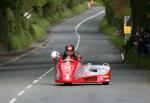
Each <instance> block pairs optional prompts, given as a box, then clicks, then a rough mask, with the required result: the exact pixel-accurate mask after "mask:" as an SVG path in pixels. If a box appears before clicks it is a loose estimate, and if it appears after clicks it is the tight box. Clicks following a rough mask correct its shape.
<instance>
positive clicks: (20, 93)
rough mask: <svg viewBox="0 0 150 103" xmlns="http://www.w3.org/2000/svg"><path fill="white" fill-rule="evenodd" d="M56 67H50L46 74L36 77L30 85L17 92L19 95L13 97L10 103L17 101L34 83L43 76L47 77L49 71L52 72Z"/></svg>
mask: <svg viewBox="0 0 150 103" xmlns="http://www.w3.org/2000/svg"><path fill="white" fill-rule="evenodd" d="M53 69H54V68H53V67H52V68H50V69H49V70H48V71H46V72H45V73H44V75H43V74H42V76H40V77H38V78H37V79H35V80H34V81H33V82H32V83H31V84H30V85H28V86H27V87H26V88H25V89H24V90H22V91H20V92H19V93H18V94H17V97H16V98H13V99H11V100H10V101H9V102H8V103H15V102H16V101H17V99H18V98H19V97H20V96H22V95H23V94H24V93H25V92H26V91H27V90H28V89H31V88H32V87H33V86H34V84H36V83H37V82H39V81H40V80H41V79H42V78H43V77H45V76H46V75H47V74H48V73H50V72H51V71H52V70H53Z"/></svg>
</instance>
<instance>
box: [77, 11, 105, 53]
mask: <svg viewBox="0 0 150 103" xmlns="http://www.w3.org/2000/svg"><path fill="white" fill-rule="evenodd" d="M104 13H105V10H103V11H101V12H99V13H97V14H95V15H92V16H90V17H88V18H86V19H84V20H82V21H81V22H79V23H78V24H77V25H76V26H75V33H76V35H77V37H78V41H77V45H76V47H75V51H77V49H78V47H79V44H80V34H79V32H78V29H79V28H80V26H81V25H82V24H83V23H85V22H86V21H88V20H90V19H92V18H94V17H96V16H99V15H102V14H104Z"/></svg>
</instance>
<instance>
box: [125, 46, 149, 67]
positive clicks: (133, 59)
mask: <svg viewBox="0 0 150 103" xmlns="http://www.w3.org/2000/svg"><path fill="white" fill-rule="evenodd" d="M126 58H127V60H128V62H129V63H130V64H133V65H135V66H136V67H137V68H140V69H150V55H145V56H139V54H138V53H137V51H136V49H134V48H132V49H131V50H129V51H128V53H127V56H126Z"/></svg>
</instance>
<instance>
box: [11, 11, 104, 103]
mask: <svg viewBox="0 0 150 103" xmlns="http://www.w3.org/2000/svg"><path fill="white" fill-rule="evenodd" d="M103 13H105V10H103V11H101V12H99V13H97V14H95V15H93V16H90V17H88V18H86V19H84V20H83V21H81V22H80V23H78V24H77V25H76V26H75V32H76V35H77V37H78V42H77V45H76V48H75V50H77V49H78V47H79V44H80V34H79V33H78V28H79V27H80V26H81V25H82V24H83V23H84V22H86V21H88V20H90V19H92V18H94V17H96V16H98V15H101V14H103ZM19 58H20V57H17V58H15V59H14V60H16V59H19ZM14 60H12V61H14ZM53 69H54V68H51V69H50V70H48V71H46V73H44V74H43V75H42V76H40V77H38V79H36V80H34V81H33V82H32V83H33V84H35V83H37V82H38V81H39V78H40V79H42V78H43V77H45V76H46V75H47V74H48V73H49V72H51V71H52V70H53ZM33 84H31V85H29V86H27V87H26V89H29V88H31V87H33ZM26 89H25V90H22V91H21V92H19V93H18V97H19V96H21V95H22V94H24V93H25V91H26ZM16 100H17V98H13V99H12V100H11V101H10V102H9V103H15V101H16Z"/></svg>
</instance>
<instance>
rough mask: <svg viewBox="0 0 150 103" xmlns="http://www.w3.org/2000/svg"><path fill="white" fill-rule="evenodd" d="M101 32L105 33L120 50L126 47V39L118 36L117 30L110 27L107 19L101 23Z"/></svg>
mask: <svg viewBox="0 0 150 103" xmlns="http://www.w3.org/2000/svg"><path fill="white" fill-rule="evenodd" d="M99 31H100V32H103V33H105V34H106V35H107V36H108V37H109V39H110V40H111V41H112V42H113V43H114V44H115V46H116V47H117V48H118V49H119V50H121V48H122V46H123V45H125V42H124V39H123V38H122V37H120V36H118V35H117V33H116V30H115V28H114V27H113V26H112V25H108V23H107V20H106V18H105V17H104V18H103V20H101V21H100V24H99Z"/></svg>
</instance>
